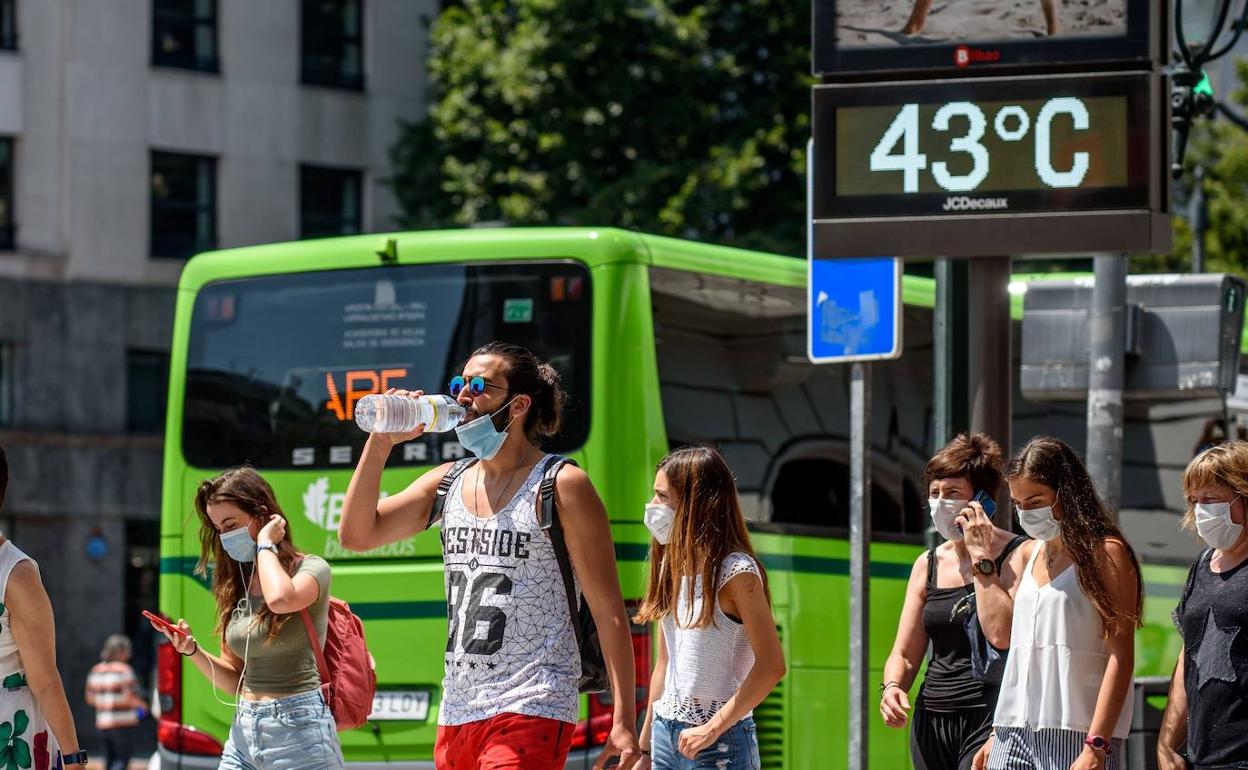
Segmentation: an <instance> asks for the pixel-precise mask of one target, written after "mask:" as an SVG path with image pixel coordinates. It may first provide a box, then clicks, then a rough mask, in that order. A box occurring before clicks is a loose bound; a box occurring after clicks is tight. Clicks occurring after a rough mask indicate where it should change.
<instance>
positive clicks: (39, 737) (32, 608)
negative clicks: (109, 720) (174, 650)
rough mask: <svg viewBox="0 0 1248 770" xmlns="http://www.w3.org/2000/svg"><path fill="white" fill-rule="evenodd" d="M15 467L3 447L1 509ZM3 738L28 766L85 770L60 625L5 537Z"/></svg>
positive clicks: (25, 560)
mask: <svg viewBox="0 0 1248 770" xmlns="http://www.w3.org/2000/svg"><path fill="white" fill-rule="evenodd" d="M8 485H9V465H8V461H7V459H6V458H5V454H4V448H3V447H0V508H3V507H4V493H5V490H6V489H7V488H8ZM0 735H3V736H5V741H4V745H5V748H4V752H5V753H4V755H3V756H7V757H9V758H10V759H11V761H12V763H13V764H14V765H20V766H22V767H43V768H48V767H56V766H57V761H56V756H57V750H58V747H59V750H60V755H61V764H62V765H64V766H65V767H66V768H67V770H68V769H69V768H73V767H85V766H86V764H87V752H85V751H82V750H81V749H80V748H79V746H78V733H77V731H76V730H75V729H74V716H73V714H71V713H70V710H69V701H68V699H66V697H65V686H64V685H63V684H62V683H61V674H60V671H59V670H58V669H57V666H56V622H55V620H54V619H53V617H52V603H51V602H50V601H48V592H47V591H45V590H44V588H43V580H42V578H40V577H39V567H38V565H36V564H35V562H34V560H33V559H31V558H30V557H29V556H27V555H26V554H24V553H22V552H21V551H20V550H18V547H17V546H16V545H15V544H14V543H13V542H12V541H11V540H9V539H8V538H7V537H5V536H4V533H2V532H0Z"/></svg>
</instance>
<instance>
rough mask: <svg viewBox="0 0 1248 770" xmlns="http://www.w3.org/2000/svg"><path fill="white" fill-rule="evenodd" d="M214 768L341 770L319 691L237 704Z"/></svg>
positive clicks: (335, 731)
mask: <svg viewBox="0 0 1248 770" xmlns="http://www.w3.org/2000/svg"><path fill="white" fill-rule="evenodd" d="M218 768H219V770H343V761H342V746H341V744H339V743H338V728H337V726H335V724H334V716H333V714H331V713H330V712H329V707H328V706H326V705H325V698H324V697H322V695H321V691H320V690H312V691H311V692H304V693H299V694H298V695H291V696H289V697H286V698H279V699H278V700H269V701H248V700H240V701H239V702H238V710H237V712H235V715H234V724H233V725H231V726H230V738H229V740H227V741H226V742H225V751H223V752H222V754H221V764H220V765H219V766H218Z"/></svg>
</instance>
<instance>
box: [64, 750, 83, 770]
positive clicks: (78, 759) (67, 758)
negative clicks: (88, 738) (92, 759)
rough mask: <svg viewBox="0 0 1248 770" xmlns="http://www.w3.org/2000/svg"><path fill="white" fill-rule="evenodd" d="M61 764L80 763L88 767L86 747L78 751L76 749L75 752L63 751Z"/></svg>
mask: <svg viewBox="0 0 1248 770" xmlns="http://www.w3.org/2000/svg"><path fill="white" fill-rule="evenodd" d="M61 764H63V765H79V766H81V767H86V766H87V751H86V749H80V750H78V751H75V752H74V753H73V754H66V753H64V752H61Z"/></svg>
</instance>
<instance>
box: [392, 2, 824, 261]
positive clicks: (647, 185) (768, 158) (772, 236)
mask: <svg viewBox="0 0 1248 770" xmlns="http://www.w3.org/2000/svg"><path fill="white" fill-rule="evenodd" d="M431 39H432V47H431V52H430V56H429V72H430V75H431V79H432V84H433V98H432V102H431V105H430V109H429V114H428V116H427V118H426V119H425V120H424V121H422V122H418V123H413V124H408V125H406V126H405V127H404V130H403V132H402V136H401V138H400V140H399V141H398V143H397V144H396V146H395V147H394V148H393V149H392V160H393V164H394V167H395V176H394V178H393V180H392V184H393V186H394V189H395V191H396V193H397V195H398V198H399V201H400V203H401V205H402V208H403V211H404V216H403V219H402V224H403V225H404V226H406V227H412V228H424V227H438V226H448V225H470V224H474V223H482V222H491V221H501V222H504V223H507V224H517V225H521V224H524V225H540V224H552V225H556V224H557V225H615V226H620V227H627V228H635V229H641V230H646V231H651V232H659V233H664V234H669V235H676V236H681V237H688V238H696V239H699V240H705V241H714V242H720V243H729V244H733V245H738V246H743V247H750V248H761V249H769V250H774V251H780V252H783V253H789V254H794V255H800V254H802V253H803V251H804V246H803V244H804V242H805V228H804V225H803V221H804V219H805V183H804V179H805V148H806V138H807V137H808V136H809V135H810V125H809V112H810V85H811V78H810V76H809V74H808V73H809V69H810V64H809V62H810V47H809V40H810V5H809V0H805V1H804V2H803V1H802V0H799V2H794V3H783V2H775V1H774V0H772V1H768V0H702V1H701V2H695V1H692V0H690V1H683V0H463V1H462V2H456V3H454V4H447V5H445V6H444V7H443V9H442V11H441V13H440V14H439V16H438V18H437V19H436V20H435V21H434V23H433V26H432V31H431Z"/></svg>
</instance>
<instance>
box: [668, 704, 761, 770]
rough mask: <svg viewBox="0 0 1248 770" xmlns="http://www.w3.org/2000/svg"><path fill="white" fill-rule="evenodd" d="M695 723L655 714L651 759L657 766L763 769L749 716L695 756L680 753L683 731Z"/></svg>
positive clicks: (703, 769)
mask: <svg viewBox="0 0 1248 770" xmlns="http://www.w3.org/2000/svg"><path fill="white" fill-rule="evenodd" d="M690 727H694V725H690V724H686V723H684V722H676V721H673V720H670V719H663V718H662V717H655V718H654V724H653V725H652V726H651V729H650V761H651V764H652V765H653V766H654V770H759V769H760V768H761V766H762V762H760V761H759V758H758V733H757V730H756V728H755V727H754V719H753V718H752V717H746V718H745V719H742V720H741V721H740V722H737V723H736V724H735V725H733V726H732V727H730V728H728V730H726V731H725V732H724V734H723V735H721V736H719V738H718V739H717V740H716V741H715V742H714V743H712V744H711V745H710V746H707V747H706V748H705V749H702V751H701V752H700V753H699V754H698V756H697V757H696V758H694V759H688V758H686V757H685V755H684V754H681V753H680V733H681V731H682V730H687V729H689V728H690Z"/></svg>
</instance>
